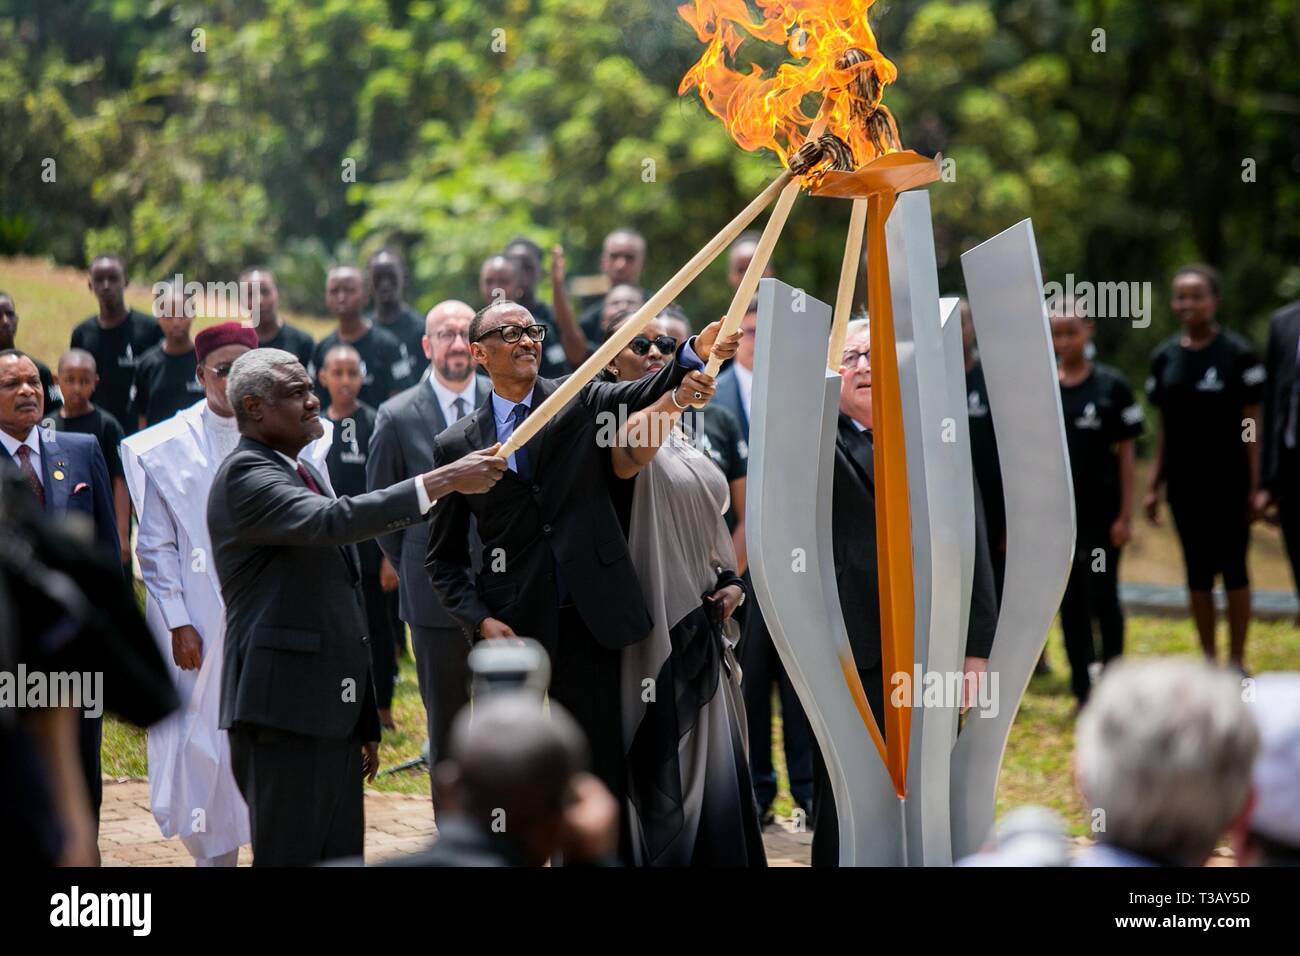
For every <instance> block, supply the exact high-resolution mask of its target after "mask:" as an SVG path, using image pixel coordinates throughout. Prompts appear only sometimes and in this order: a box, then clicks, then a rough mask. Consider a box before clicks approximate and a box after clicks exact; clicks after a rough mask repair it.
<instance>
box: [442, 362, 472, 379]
mask: <svg viewBox="0 0 1300 956" xmlns="http://www.w3.org/2000/svg"><path fill="white" fill-rule="evenodd" d="M438 374H439V375H441V376H442V377H443V378H444V379H446V380H447V381H448V382H464V381H467V380H468V379H469V377H470V376H471V375H472V374H474V363H473V362H472V361H471V360H470V359H468V358H467V359H465V360H464V361H463V362H443V363H442V364H441V365H439V366H438Z"/></svg>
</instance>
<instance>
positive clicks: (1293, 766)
mask: <svg viewBox="0 0 1300 956" xmlns="http://www.w3.org/2000/svg"><path fill="white" fill-rule="evenodd" d="M1253 691H1254V695H1253V699H1252V698H1251V697H1247V700H1248V702H1249V707H1250V712H1251V714H1252V715H1253V716H1254V718H1255V724H1256V726H1257V727H1259V740H1260V746H1259V756H1257V757H1256V758H1255V768H1254V771H1253V773H1252V775H1251V777H1252V780H1253V782H1254V787H1255V799H1254V801H1253V802H1252V804H1251V808H1250V814H1249V815H1248V817H1245V818H1243V819H1242V820H1240V821H1239V822H1238V824H1237V825H1236V826H1234V827H1233V830H1232V848H1233V851H1234V852H1235V854H1236V857H1237V864H1238V865H1239V866H1300V673H1295V672H1281V673H1271V674H1260V675H1259V676H1258V677H1256V678H1255V679H1254V688H1253Z"/></svg>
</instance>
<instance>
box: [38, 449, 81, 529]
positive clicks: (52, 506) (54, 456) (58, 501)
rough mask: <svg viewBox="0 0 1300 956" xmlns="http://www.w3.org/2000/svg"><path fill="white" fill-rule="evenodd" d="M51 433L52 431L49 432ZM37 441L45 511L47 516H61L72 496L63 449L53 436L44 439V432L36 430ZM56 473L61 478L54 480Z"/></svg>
mask: <svg viewBox="0 0 1300 956" xmlns="http://www.w3.org/2000/svg"><path fill="white" fill-rule="evenodd" d="M51 432H52V430H51ZM36 435H37V441H39V442H40V443H41V480H42V481H43V482H44V484H45V510H46V511H47V512H48V513H49V514H55V515H61V514H63V513H64V512H66V511H67V510H68V498H69V497H71V495H72V489H71V488H70V487H69V478H68V460H67V458H65V457H64V454H63V449H62V448H61V447H59V443H58V442H57V441H55V439H54V436H53V434H52V433H51V435H50V436H49V438H46V435H45V432H44V431H43V430H41V429H39V428H38V429H36ZM56 471H57V472H58V473H59V474H60V475H62V477H61V478H56V477H55V475H54V473H55V472H56Z"/></svg>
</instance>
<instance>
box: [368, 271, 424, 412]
mask: <svg viewBox="0 0 1300 956" xmlns="http://www.w3.org/2000/svg"><path fill="white" fill-rule="evenodd" d="M366 272H367V279H368V281H369V283H370V297H371V302H372V308H371V310H370V311H369V312H367V313H366V316H365V317H366V318H367V319H369V320H370V321H371V322H373V323H374V324H375V325H376V326H377V327H378V328H381V329H383V330H384V331H385V332H389V333H391V334H392V336H393V337H394V338H395V339H397V344H398V345H399V346H400V347H401V350H402V360H403V361H404V362H405V363H406V368H405V370H404V371H405V374H404V375H402V376H400V377H396V376H395V380H394V383H393V384H394V387H395V388H396V389H397V391H399V392H400V391H402V390H403V389H407V388H410V387H411V386H412V385H414V384H415V383H416V382H418V381H419V380H420V373H421V372H422V371H423V370H424V363H423V362H422V361H421V359H422V358H423V356H424V318H423V317H422V316H421V315H420V313H419V312H417V311H416V310H415V309H413V308H411V307H410V306H409V305H407V304H406V303H405V302H403V301H402V287H403V286H404V285H405V284H406V271H405V269H403V268H402V260H401V259H400V258H399V257H398V255H397V253H395V252H393V251H392V250H390V249H380V250H379V251H378V252H376V253H375V254H374V255H373V256H371V257H370V261H369V262H368V263H367V264H366Z"/></svg>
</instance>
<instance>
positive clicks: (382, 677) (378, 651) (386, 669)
mask: <svg viewBox="0 0 1300 956" xmlns="http://www.w3.org/2000/svg"><path fill="white" fill-rule="evenodd" d="M361 597H362V601H363V603H364V604H365V606H366V626H367V627H368V628H369V629H370V673H371V674H373V675H374V680H375V702H376V706H378V707H379V709H380V710H387V709H388V708H390V707H392V706H393V685H394V684H395V683H396V681H397V636H398V634H399V633H400V632H401V629H402V628H403V627H404V626H405V625H403V624H402V622H401V620H399V619H398V618H396V617H395V616H394V615H393V602H392V600H390V599H391V598H392V597H393V595H392V594H388V593H385V591H384V589H383V588H382V587H380V584H379V578H378V577H377V576H376V577H363V578H362V579H361Z"/></svg>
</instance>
